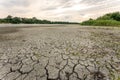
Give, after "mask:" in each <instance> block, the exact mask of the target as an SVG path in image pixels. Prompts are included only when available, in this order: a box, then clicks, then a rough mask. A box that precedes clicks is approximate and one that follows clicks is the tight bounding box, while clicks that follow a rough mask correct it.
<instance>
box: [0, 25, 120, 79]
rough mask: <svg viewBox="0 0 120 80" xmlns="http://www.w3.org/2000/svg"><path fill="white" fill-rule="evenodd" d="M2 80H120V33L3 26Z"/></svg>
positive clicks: (0, 28) (114, 30)
mask: <svg viewBox="0 0 120 80" xmlns="http://www.w3.org/2000/svg"><path fill="white" fill-rule="evenodd" d="M0 80H120V29H119V28H111V27H108V28H105V27H92V26H91V27H89V26H80V25H64V24H59V25H58V24H56V25H50V24H41V25H30V24H29V25H24V24H21V25H12V24H6V25H5V24H1V25H0Z"/></svg>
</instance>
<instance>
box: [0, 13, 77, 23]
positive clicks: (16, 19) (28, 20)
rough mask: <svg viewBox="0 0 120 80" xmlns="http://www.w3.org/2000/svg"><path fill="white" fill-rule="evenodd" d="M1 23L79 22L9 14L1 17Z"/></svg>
mask: <svg viewBox="0 0 120 80" xmlns="http://www.w3.org/2000/svg"><path fill="white" fill-rule="evenodd" d="M0 23H11V24H78V23H76V22H64V21H49V20H40V19H37V18H36V17H33V18H21V17H13V16H11V15H8V16H7V17H6V18H2V19H0Z"/></svg>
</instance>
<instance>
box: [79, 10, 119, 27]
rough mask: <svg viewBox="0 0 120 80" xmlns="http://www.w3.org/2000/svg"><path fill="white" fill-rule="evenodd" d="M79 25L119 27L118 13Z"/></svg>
mask: <svg viewBox="0 0 120 80" xmlns="http://www.w3.org/2000/svg"><path fill="white" fill-rule="evenodd" d="M81 25H91V26H120V12H114V13H108V14H105V15H103V16H101V17H98V18H97V19H89V20H87V21H84V22H82V23H81Z"/></svg>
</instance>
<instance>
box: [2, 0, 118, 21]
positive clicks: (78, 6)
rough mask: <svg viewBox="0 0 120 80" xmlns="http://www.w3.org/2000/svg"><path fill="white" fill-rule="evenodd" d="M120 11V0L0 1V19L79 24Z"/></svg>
mask: <svg viewBox="0 0 120 80" xmlns="http://www.w3.org/2000/svg"><path fill="white" fill-rule="evenodd" d="M115 11H120V0H0V17H1V18H4V17H6V16H7V15H12V16H19V17H27V18H31V17H37V18H38V19H47V20H52V21H70V22H81V21H85V20H88V19H89V18H93V19H95V18H97V17H99V16H102V15H103V14H106V13H109V12H115Z"/></svg>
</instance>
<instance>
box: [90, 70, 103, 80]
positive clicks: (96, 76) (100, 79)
mask: <svg viewBox="0 0 120 80" xmlns="http://www.w3.org/2000/svg"><path fill="white" fill-rule="evenodd" d="M91 75H92V78H93V79H94V80H105V75H104V74H103V73H102V72H100V71H95V72H92V73H91Z"/></svg>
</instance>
